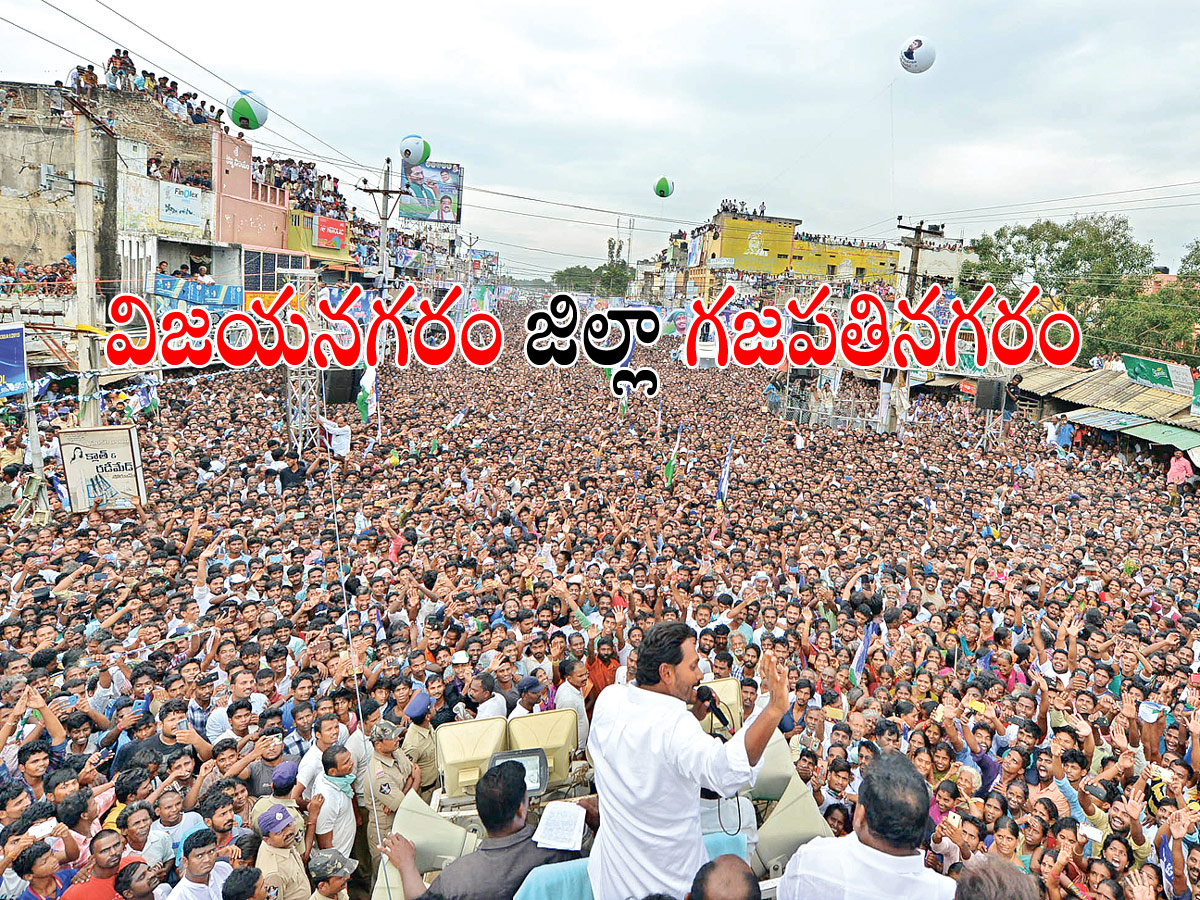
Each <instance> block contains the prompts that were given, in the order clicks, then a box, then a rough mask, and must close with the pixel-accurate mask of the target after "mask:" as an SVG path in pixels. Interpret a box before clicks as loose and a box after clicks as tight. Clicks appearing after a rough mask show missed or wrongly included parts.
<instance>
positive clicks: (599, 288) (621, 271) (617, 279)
mask: <svg viewBox="0 0 1200 900" xmlns="http://www.w3.org/2000/svg"><path fill="white" fill-rule="evenodd" d="M595 275H596V294H597V295H598V296H601V297H622V296H624V295H625V293H626V291H628V289H629V283H630V282H631V281H633V275H634V272H633V269H632V268H630V266H629V264H628V263H627V262H625V260H623V259H614V260H612V261H611V262H607V263H605V264H604V265H602V266H597V267H596V271H595Z"/></svg>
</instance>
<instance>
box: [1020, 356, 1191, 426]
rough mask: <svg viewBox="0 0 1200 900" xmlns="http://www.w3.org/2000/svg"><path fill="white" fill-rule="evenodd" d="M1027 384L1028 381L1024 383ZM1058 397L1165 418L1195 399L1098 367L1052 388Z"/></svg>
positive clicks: (1152, 417)
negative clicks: (1079, 378) (1061, 385)
mask: <svg viewBox="0 0 1200 900" xmlns="http://www.w3.org/2000/svg"><path fill="white" fill-rule="evenodd" d="M1021 387H1022V388H1024V387H1025V385H1024V384H1022V385H1021ZM1052 393H1053V395H1054V397H1055V398H1056V399H1058V400H1063V401H1065V402H1067V403H1078V404H1079V405H1080V406H1098V407H1100V408H1101V409H1111V410H1115V411H1116V412H1125V413H1132V414H1133V415H1135V416H1145V417H1146V418H1148V419H1155V420H1157V421H1160V422H1165V421H1167V420H1169V419H1171V418H1172V417H1174V416H1176V415H1178V414H1179V413H1181V412H1184V411H1186V410H1187V409H1189V408H1190V407H1191V403H1192V402H1191V400H1190V399H1189V398H1187V397H1184V396H1183V395H1182V394H1172V393H1171V392H1170V391H1164V390H1160V389H1159V388H1152V387H1145V386H1144V385H1140V384H1134V383H1133V382H1132V381H1130V380H1129V377H1128V376H1127V375H1126V374H1125V373H1124V372H1116V371H1113V370H1111V369H1097V370H1096V371H1094V372H1089V373H1086V374H1085V376H1084V377H1083V378H1082V379H1081V380H1077V381H1075V382H1074V383H1072V384H1070V385H1068V386H1066V387H1064V388H1060V389H1058V390H1055V391H1053V392H1052Z"/></svg>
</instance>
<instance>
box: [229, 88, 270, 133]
mask: <svg viewBox="0 0 1200 900" xmlns="http://www.w3.org/2000/svg"><path fill="white" fill-rule="evenodd" d="M225 108H226V109H227V110H229V121H230V122H232V123H233V124H234V125H236V126H237V127H238V128H245V129H246V130H248V131H253V130H254V129H255V128H262V127H263V126H264V125H266V124H267V105H266V104H265V103H263V102H262V98H261V97H259V96H258V94H256V93H254V92H253V91H238V92H237V93H236V94H234V95H233V96H232V97H230V98H229V99H228V100H226V101H225Z"/></svg>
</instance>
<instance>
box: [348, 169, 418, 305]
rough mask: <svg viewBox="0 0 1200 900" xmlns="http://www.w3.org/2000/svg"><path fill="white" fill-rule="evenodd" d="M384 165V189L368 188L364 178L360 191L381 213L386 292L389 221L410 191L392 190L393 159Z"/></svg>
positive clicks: (381, 256) (380, 228)
mask: <svg viewBox="0 0 1200 900" xmlns="http://www.w3.org/2000/svg"><path fill="white" fill-rule="evenodd" d="M384 163H385V165H384V167H383V187H381V188H373V187H367V179H365V178H364V179H363V180H362V183H361V186H360V187H359V190H360V191H362V192H363V193H364V194H368V195H370V197H371V201H372V202H373V203H374V204H375V211H376V212H377V213H379V222H380V224H379V265H380V271H381V272H382V273H383V274H382V287H383V289H384V290H385V291H386V290H387V287H388V220H389V219H391V217H392V213H393V212H394V211H395V209H396V206H397V205H399V203H400V200H399V197H400V195H401V194H406V193H408V191H407V190H405V189H404V188H403V187H401V188H398V189H396V190H393V189H392V158H391V157H390V156H389V157H387V159H385V160H384ZM393 197H396V198H397V199H396V202H395V203H393V202H392V198H393Z"/></svg>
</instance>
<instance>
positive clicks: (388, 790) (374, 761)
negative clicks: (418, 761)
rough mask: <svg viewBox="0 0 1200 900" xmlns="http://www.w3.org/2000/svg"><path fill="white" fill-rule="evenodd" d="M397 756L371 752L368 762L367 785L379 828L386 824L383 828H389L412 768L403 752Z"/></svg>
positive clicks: (402, 796) (402, 797)
mask: <svg viewBox="0 0 1200 900" xmlns="http://www.w3.org/2000/svg"><path fill="white" fill-rule="evenodd" d="M398 756H399V758H396V757H391V756H383V755H381V754H379V753H374V752H373V753H372V754H371V761H370V763H369V765H370V773H371V775H370V780H369V782H368V785H367V786H368V787H369V788H370V789H371V791H372V799H373V800H374V804H375V805H374V807H373V810H374V813H377V814H378V817H379V824H380V826H381V828H382V827H383V826H385V825H386V826H388V827H387V828H386V829H384V830H390V829H391V824H392V819H393V818H394V817H395V814H396V810H398V809H399V808H400V801H401V800H403V799H404V784H405V782H407V781H408V779H409V776H410V775H412V770H413V767H412V762H411V761H410V760H409V758H408V757H407V756H406V755H405V754H403V753H401V754H399V755H398Z"/></svg>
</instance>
